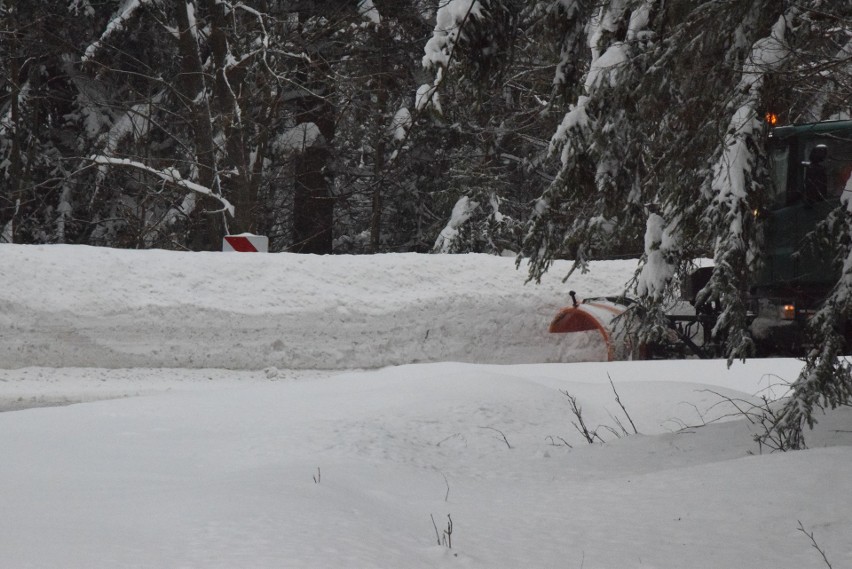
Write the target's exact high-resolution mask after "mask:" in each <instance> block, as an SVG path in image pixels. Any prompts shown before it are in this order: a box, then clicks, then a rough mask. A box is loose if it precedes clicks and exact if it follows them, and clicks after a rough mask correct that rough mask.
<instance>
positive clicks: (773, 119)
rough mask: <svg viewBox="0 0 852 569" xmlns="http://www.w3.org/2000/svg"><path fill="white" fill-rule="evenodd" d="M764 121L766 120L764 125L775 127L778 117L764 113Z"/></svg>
mask: <svg viewBox="0 0 852 569" xmlns="http://www.w3.org/2000/svg"><path fill="white" fill-rule="evenodd" d="M764 119H765V120H766V124H768V125H770V126H775V125H776V124H778V115H776V114H775V113H766V114H765V115H764Z"/></svg>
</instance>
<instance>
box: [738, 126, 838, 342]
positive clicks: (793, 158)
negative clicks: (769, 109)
mask: <svg viewBox="0 0 852 569" xmlns="http://www.w3.org/2000/svg"><path fill="white" fill-rule="evenodd" d="M818 146H824V147H825V148H824V149H820V150H817V151H815V150H814V149H815V148H817V147H818ZM767 153H768V158H769V170H770V175H771V176H770V177H771V182H772V183H771V184H770V187H769V195H768V196H767V197H768V200H767V202H768V203H767V207H766V208H765V210H763V211H761V212H760V213H759V215H758V216H759V217H760V218H761V219H760V221H761V222H762V223H763V227H764V247H763V250H764V256H763V259H762V269H761V270H760V272H759V273H758V276H757V279H756V280H755V282H754V285H753V287H752V288H751V291H750V292H751V296H752V300H753V307H754V316H755V320H754V323H753V325H752V332H753V336H754V339H755V341H756V344H757V346H758V352H759V353H761V354H767V355H768V354H773V355H802V354H803V352H804V350H805V349H806V348H807V344H808V342H807V341H806V339H805V337H804V325H805V323H806V322H807V319H808V318H809V317H810V316H812V315H813V313H814V311H815V310H816V309H818V308H819V306H820V305H821V304H822V302H823V301H824V300H825V298H826V297H827V295H828V293H829V292H830V290H831V288H832V286H833V285H834V284H835V283H836V282H837V277H838V276H839V275H838V268H837V267H836V266H835V264H834V263H833V262H832V257H831V251H829V250H826V248H820V247H808V246H807V245H806V237H807V235H808V234H810V233H811V232H813V231H814V229H816V227H817V225H818V224H819V223H820V222H821V221H823V220H825V219H826V217H827V216H828V215H829V213H831V212H832V211H833V210H835V209H837V208H838V207H839V206H840V205H841V197H842V196H843V194H844V192H849V191H852V181H850V180H849V178H850V175H852V121H830V122H821V123H814V124H805V125H794V126H784V127H779V128H776V129H774V130H773V131H772V132H771V134H770V136H769V139H768V147H767ZM819 153H822V154H823V155H824V159H822V160H821V161H819V160H818V157H817V158H815V159H814V160H813V162H812V158H814V157H815V155H816V154H819ZM816 188H818V190H817V189H816ZM849 197H852V196H849ZM785 307H786V309H785Z"/></svg>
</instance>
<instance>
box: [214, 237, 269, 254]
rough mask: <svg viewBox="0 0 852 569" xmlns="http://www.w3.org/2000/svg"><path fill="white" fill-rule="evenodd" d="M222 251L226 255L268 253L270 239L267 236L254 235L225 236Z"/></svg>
mask: <svg viewBox="0 0 852 569" xmlns="http://www.w3.org/2000/svg"><path fill="white" fill-rule="evenodd" d="M222 251H224V252H226V253H227V252H237V253H268V252H269V237H267V236H266V235H254V234H253V233H241V234H239V235H225V237H224V238H223V239H222Z"/></svg>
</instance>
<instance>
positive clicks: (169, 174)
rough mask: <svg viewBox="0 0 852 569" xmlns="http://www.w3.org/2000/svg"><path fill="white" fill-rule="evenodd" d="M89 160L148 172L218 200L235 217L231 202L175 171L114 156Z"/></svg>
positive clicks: (99, 156)
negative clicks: (159, 168)
mask: <svg viewBox="0 0 852 569" xmlns="http://www.w3.org/2000/svg"><path fill="white" fill-rule="evenodd" d="M89 159H90V160H91V161H92V162H94V163H95V164H98V165H101V166H123V167H128V168H135V169H136V170H142V171H143V172H147V173H149V174H151V175H153V176H156V177H158V178H160V179H161V180H163V181H165V182H168V183H170V184H173V185H175V186H177V187H179V188H183V189H185V190H189V191H192V192H196V193H199V194H203V195H205V196H210V197H211V198H213V199H215V200H217V201H218V202H219V203H221V204H222V210H223V211H227V212H228V213H229V214H230V215H231V217H233V216H234V206H233V205H232V204H231V202H229V201H228V200H227V199H225V198H224V197H222V196H221V195H219V194H217V193H216V192H214V191H213V190H211V189H210V188H208V187H206V186H202V185H201V184H198V183H196V182H193V181H192V180H186V179H184V178H182V177H181V175H180V172H178V171H177V170H175V169H168V170H158V169H156V168H152V167H151V166H148V165H147V164H143V163H142V162H138V161H136V160H130V159H129V158H116V157H114V156H103V155H95V156H91V157H90V158H89Z"/></svg>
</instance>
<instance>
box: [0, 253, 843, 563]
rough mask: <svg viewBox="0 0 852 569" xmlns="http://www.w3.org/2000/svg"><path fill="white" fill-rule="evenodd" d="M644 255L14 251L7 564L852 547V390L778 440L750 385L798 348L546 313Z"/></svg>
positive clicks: (0, 532) (693, 559)
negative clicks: (649, 339)
mask: <svg viewBox="0 0 852 569" xmlns="http://www.w3.org/2000/svg"><path fill="white" fill-rule="evenodd" d="M633 268H634V264H633V263H632V262H607V263H596V264H594V265H593V266H592V271H591V273H590V274H588V275H576V276H572V278H571V280H570V281H569V282H568V283H567V284H564V285H563V284H562V283H561V282H560V277H561V275H562V274H564V272H565V270H567V264H561V265H558V266H557V267H556V268H555V270H554V272H553V273H552V274H551V275H548V277H547V278H546V279H545V280H544V283H543V284H542V285H539V286H535V285H532V284H530V285H526V286H525V285H524V280H525V275H524V273H523V271H521V272H518V271H516V270H515V269H514V263H513V260H512V259H501V258H494V257H485V256H479V255H463V256H420V255H381V256H375V257H312V256H295V255H283V254H282V255H243V254H213V253H210V254H203V253H195V254H188V253H167V252H162V251H144V252H143V251H116V250H108V249H92V248H87V247H71V246H53V247H27V246H12V245H2V246H0V407H2V408H4V409H23V410H16V411H13V412H5V413H0V487H2V488H4V495H3V500H2V508H0V552H2V555H0V558H1V559H2V566H3V567H12V568H26V567H44V568H48V567H49V568H54V567H63V568H77V567H79V568H84V567H85V568H92V567H104V568H115V567H122V568H123V567H158V568H159V567H165V568H172V567H173V568H195V567H197V568H205V569H207V568H214V567H227V568H233V567H258V568H266V567H276V568H280V567H296V568H300V567H307V568H313V567H343V568H350V567H353V568H356V567H357V568H362V567H404V568H416V567H483V568H484V567H489V568H492V567H506V568H513V567H566V568H581V567H585V568H615V567H618V568H624V567H655V568H681V567H690V568H702V567H707V568H719V567H773V568H787V567H789V568H791V569H792V568H804V567H814V568H817V567H826V564H825V562H824V561H823V559H822V557H821V555H820V553H819V552H818V551H816V550H815V549H814V548H813V547H812V542H811V540H810V539H809V538H808V537H807V536H806V535H805V534H804V533H803V532H801V531H799V529H798V528H799V523H800V522H801V524H802V526H803V527H804V528H805V529H806V530H807V531H809V532H813V534H814V537H815V539H816V541H817V543H818V544H819V546H820V547H821V548H822V549H823V550H824V551H825V554H826V555H827V557H828V559H829V560H830V562H831V563H832V564H833V566H834V567H836V568H839V567H850V566H852V546H850V539H849V537H850V535H852V477H850V476H849V471H850V467H852V413H850V410H849V409H841V410H838V411H834V412H831V413H829V414H827V415H826V416H824V417H822V420H821V421H820V423H819V425H818V426H817V429H816V430H815V431H813V432H811V433H808V442H809V446H810V447H811V448H810V449H809V450H806V451H800V452H796V453H770V452H768V450H767V449H763V450H764V452H763V454H761V452H760V451H761V449H760V448H759V447H758V446H757V445H756V444H755V443H754V442H753V440H752V435H753V434H754V433H755V432H759V428H758V427H757V426H756V425H753V424H751V423H749V422H748V421H745V420H742V419H738V418H737V414H736V413H735V409H734V408H733V406H732V404H731V403H729V402H726V399H725V398H735V399H736V400H737V403H738V405H739V406H740V407H741V408H742V407H743V406H745V405H747V404H748V402H752V401H756V398H755V396H767V397H770V398H776V397H779V396H781V395H783V392H784V387H783V382H784V381H785V380H792V379H793V378H794V377H795V376H796V374H797V372H798V369H799V367H800V364H799V362H797V361H795V360H752V361H749V362H748V363H746V364H736V365H734V366H733V367H732V368H731V369H728V368H726V366H725V364H724V362H720V361H694V360H693V361H684V362H677V361H668V362H614V363H591V362H579V361H578V360H583V359H594V358H596V357H600V355H601V354H602V353H603V348H602V346H600V345H599V344H598V343H597V342H596V340H595V338H594V336H583V337H580V338H566V337H564V336H557V335H548V334H547V333H546V332H545V330H546V327H547V323H548V321H549V319H550V317H551V316H552V315H553V313H554V312H555V311H556V309H557V308H558V307H560V306H562V305H563V304H565V303H566V302H567V294H566V293H567V290H568V288H573V289H575V290H577V292H578V293H579V294H580V295H581V296H592V295H602V294H613V293H617V292H619V291H620V290H621V289H622V288H623V285H624V282H625V281H626V280H627V279H629V278H630V277H631V275H632V271H633ZM569 361H573V362H574V363H554V362H569ZM359 368H360V369H359ZM610 379H611V380H612V382H613V384H614V386H615V388H616V389H617V391H618V394H619V396H620V400H621V402H622V403H623V404H624V406H625V408H626V409H627V411H628V413H629V414H630V418H631V419H632V420H633V422H634V423H635V425H636V428H637V429H638V431H639V432H640V433H641V434H638V435H636V434H634V435H631V436H623V432H622V429H621V427H620V426H619V424H620V425H622V426H624V427H625V430H627V431H632V427H631V426H630V422H629V420H628V418H627V417H626V416H625V413H624V411H623V410H622V409H621V408H620V406H619V405H618V403H617V402H616V401H615V395H614V393H613V389H612V387H611V385H610ZM563 392H568V393H570V394H571V395H572V396H574V397H576V400H577V402H578V403H579V404H580V405H581V406H582V414H583V417H584V419H585V421H586V423H587V424H588V425H589V426H590V427H591V428H593V429H594V428H598V433H599V434H600V435H601V436H602V438H603V439H605V440H606V441H607V442H606V443H605V444H602V443H596V444H594V445H589V444H587V443H585V442H584V441H583V439H582V437H581V436H580V434H579V432H578V431H577V430H576V429H575V427H574V426H573V425H572V423H573V422H576V420H577V419H576V417H574V415H572V413H571V411H570V407H569V399H568V397H566V396H565V395H564V394H563ZM74 402H86V403H85V404H78V405H68V406H47V405H62V404H65V403H74ZM25 407H29V408H28V409H24V408H25ZM607 427H609V428H607ZM616 433H621V434H622V436H621V438H617V437H616ZM569 445H570V446H569ZM450 519H451V520H452V524H453V525H452V535H451V536H450V537H451V541H452V548H450V547H448V545H449V543H447V544H444V543H440V544H439V541H440V542H444V541H447V540H446V539H445V538H444V536H443V532H444V531H445V530H447V528H448V524H449V521H450ZM433 520H434V523H433Z"/></svg>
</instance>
